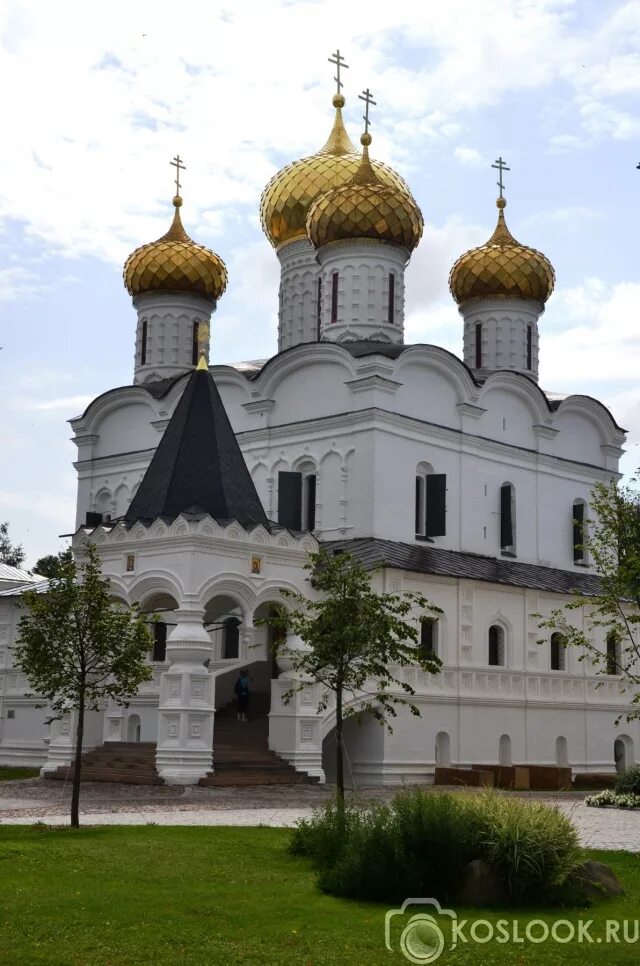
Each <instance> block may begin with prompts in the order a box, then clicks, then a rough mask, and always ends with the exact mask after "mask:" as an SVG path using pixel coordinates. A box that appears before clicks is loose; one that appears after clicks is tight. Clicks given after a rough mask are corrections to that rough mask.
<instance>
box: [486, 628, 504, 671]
mask: <svg viewBox="0 0 640 966" xmlns="http://www.w3.org/2000/svg"><path fill="white" fill-rule="evenodd" d="M504 662H505V661H504V630H503V628H502V627H500V625H499V624H492V625H491V627H490V628H489V664H490V665H491V666H492V667H502V666H503V665H504Z"/></svg>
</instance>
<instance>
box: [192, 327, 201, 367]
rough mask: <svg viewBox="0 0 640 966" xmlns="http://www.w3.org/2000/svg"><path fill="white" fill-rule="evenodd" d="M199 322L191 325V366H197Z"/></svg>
mask: <svg viewBox="0 0 640 966" xmlns="http://www.w3.org/2000/svg"><path fill="white" fill-rule="evenodd" d="M199 325H200V323H199V322H194V323H193V332H192V334H191V365H192V366H197V365H198V326H199Z"/></svg>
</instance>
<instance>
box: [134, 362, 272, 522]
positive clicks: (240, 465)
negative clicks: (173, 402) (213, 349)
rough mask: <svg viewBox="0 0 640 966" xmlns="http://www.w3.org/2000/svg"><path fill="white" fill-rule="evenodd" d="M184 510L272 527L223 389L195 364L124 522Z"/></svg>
mask: <svg viewBox="0 0 640 966" xmlns="http://www.w3.org/2000/svg"><path fill="white" fill-rule="evenodd" d="M180 513H208V514H209V515H210V516H211V517H213V519H214V520H220V521H222V520H231V519H233V520H237V521H238V523H241V524H242V525H243V526H247V525H250V524H257V523H261V524H263V526H265V527H267V528H268V527H269V523H268V521H267V517H266V515H265V512H264V509H263V508H262V504H261V502H260V499H259V497H258V494H257V493H256V488H255V486H254V484H253V480H252V479H251V476H250V475H249V470H248V469H247V465H246V463H245V461H244V457H243V455H242V452H241V450H240V447H239V445H238V441H237V440H236V437H235V434H234V432H233V429H232V428H231V423H230V422H229V417H228V416H227V413H226V411H225V408H224V406H223V404H222V400H221V399H220V394H219V392H218V390H217V388H216V384H215V382H214V381H213V377H212V376H211V374H210V373H209V372H207V371H206V370H204V369H202V370H199V369H195V370H194V371H193V372H192V374H191V376H190V377H189V381H188V382H187V384H186V386H185V389H184V392H183V394H182V396H181V398H180V402H179V403H178V405H177V406H176V408H175V411H174V413H173V416H172V417H171V420H170V422H169V425H168V426H167V428H166V429H165V431H164V435H163V436H162V439H161V440H160V443H159V444H158V448H157V449H156V451H155V453H154V455H153V459H152V460H151V463H150V464H149V467H148V469H147V472H146V473H145V475H144V478H143V480H142V483H141V484H140V487H139V489H138V491H137V493H136V495H135V496H134V498H133V501H132V503H131V506H130V507H129V509H128V511H127V513H126V514H125V517H124V520H125V523H127V524H128V525H131V524H132V523H135V522H136V520H143V521H150V520H155V519H157V518H158V517H163V518H164V519H175V517H177V516H178V514H180Z"/></svg>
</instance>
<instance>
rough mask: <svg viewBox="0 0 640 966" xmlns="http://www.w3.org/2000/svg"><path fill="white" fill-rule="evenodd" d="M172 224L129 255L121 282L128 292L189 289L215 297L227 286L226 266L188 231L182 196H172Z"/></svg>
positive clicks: (188, 290) (215, 298)
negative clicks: (183, 216) (183, 224)
mask: <svg viewBox="0 0 640 966" xmlns="http://www.w3.org/2000/svg"><path fill="white" fill-rule="evenodd" d="M173 205H174V207H175V209H176V210H175V213H174V216H173V222H172V223H171V228H170V229H169V231H168V232H167V233H166V235H163V236H162V238H158V240H157V241H154V242H151V243H150V244H148V245H141V247H140V248H136V250H135V251H134V252H132V253H131V255H129V257H128V259H127V260H126V262H125V265H124V272H123V277H124V284H125V287H126V289H127V291H128V292H129V295H142V294H143V293H144V292H190V293H192V294H193V295H201V296H203V297H204V298H207V299H212V300H217V299H219V298H220V296H221V295H222V293H223V292H224V290H225V288H226V287H227V269H226V266H225V264H224V262H223V261H222V259H221V258H220V256H219V255H216V253H215V252H212V251H211V249H210V248H205V246H204V245H198V244H196V242H194V241H193V240H192V239H191V238H189V236H188V235H187V233H186V231H185V230H184V228H183V226H182V221H181V219H180V207H181V205H182V198H181V197H180V195H176V196H175V198H174V199H173Z"/></svg>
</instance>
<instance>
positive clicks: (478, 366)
mask: <svg viewBox="0 0 640 966" xmlns="http://www.w3.org/2000/svg"><path fill="white" fill-rule="evenodd" d="M475 336H476V346H475V349H476V369H481V368H482V322H476V331H475Z"/></svg>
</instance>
